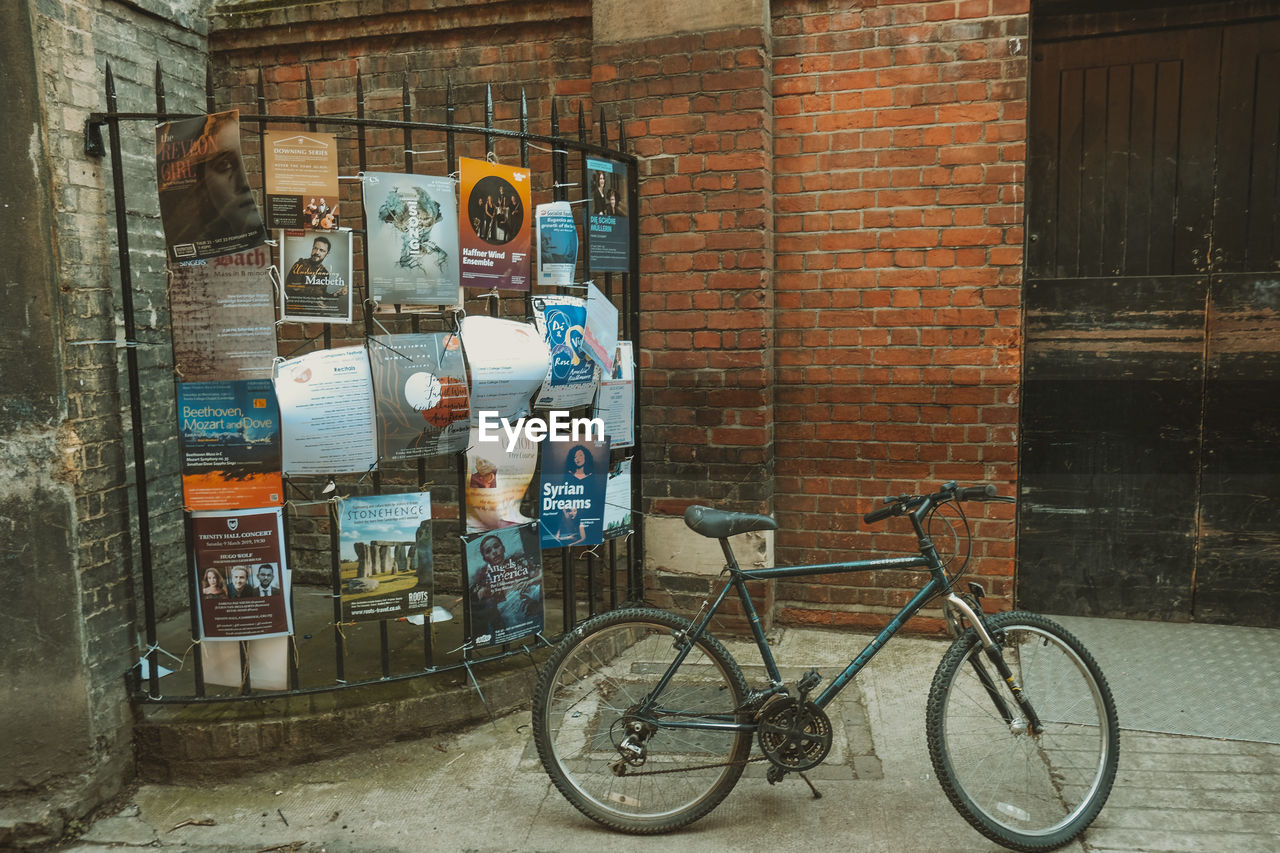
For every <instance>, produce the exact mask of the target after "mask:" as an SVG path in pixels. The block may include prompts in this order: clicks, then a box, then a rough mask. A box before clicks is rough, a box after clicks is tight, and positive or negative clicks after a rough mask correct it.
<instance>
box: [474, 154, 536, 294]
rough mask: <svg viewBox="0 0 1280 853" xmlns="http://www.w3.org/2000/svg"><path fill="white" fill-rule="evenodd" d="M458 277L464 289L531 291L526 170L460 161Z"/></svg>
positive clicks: (481, 162) (529, 224) (527, 175)
mask: <svg viewBox="0 0 1280 853" xmlns="http://www.w3.org/2000/svg"><path fill="white" fill-rule="evenodd" d="M461 208H462V211H463V215H464V217H465V218H464V220H463V223H462V228H461V239H460V242H461V249H462V255H461V274H462V276H461V277H462V284H463V285H464V286H466V287H480V288H484V289H486V290H488V289H490V288H498V289H499V290H528V289H529V268H530V264H529V234H530V231H531V230H532V226H531V222H530V220H531V219H532V217H531V216H530V215H529V210H530V207H529V170H528V169H521V168H516V167H512V166H503V165H502V164H500V163H490V162H488V161H486V160H472V159H470V158H468V157H463V158H462V203H461Z"/></svg>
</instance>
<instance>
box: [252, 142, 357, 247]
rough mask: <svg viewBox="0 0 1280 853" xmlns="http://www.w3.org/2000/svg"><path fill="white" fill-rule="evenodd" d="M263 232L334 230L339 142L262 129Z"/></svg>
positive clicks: (336, 219)
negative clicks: (264, 218)
mask: <svg viewBox="0 0 1280 853" xmlns="http://www.w3.org/2000/svg"><path fill="white" fill-rule="evenodd" d="M262 147H263V151H264V153H265V155H266V157H265V159H264V160H263V171H264V173H265V174H264V176H263V177H264V179H265V183H266V199H267V228H290V229H295V230H296V229H302V228H312V229H316V228H324V229H326V230H328V229H333V228H337V227H338V137H337V136H336V135H334V134H332V133H316V132H315V131H308V132H307V133H298V132H297V131H293V130H265V131H263V133H262Z"/></svg>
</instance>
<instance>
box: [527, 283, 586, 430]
mask: <svg viewBox="0 0 1280 853" xmlns="http://www.w3.org/2000/svg"><path fill="white" fill-rule="evenodd" d="M533 317H534V321H535V324H536V325H537V327H538V331H540V332H541V333H542V336H543V338H544V339H545V340H546V342H547V346H548V347H549V348H550V350H551V363H550V365H549V366H548V367H547V375H546V378H545V379H544V380H543V382H542V388H541V390H539V391H538V397H537V401H536V402H535V404H534V405H536V406H538V407H539V408H546V409H573V408H577V407H578V406H589V405H591V401H592V400H593V399H594V398H595V394H596V383H597V381H598V379H597V371H596V363H595V362H594V361H592V360H591V359H589V358H587V357H586V356H585V355H583V353H582V346H583V343H584V340H585V335H586V324H587V304H586V302H585V301H584V300H583V299H581V298H579V297H576V296H535V297H534V298H533Z"/></svg>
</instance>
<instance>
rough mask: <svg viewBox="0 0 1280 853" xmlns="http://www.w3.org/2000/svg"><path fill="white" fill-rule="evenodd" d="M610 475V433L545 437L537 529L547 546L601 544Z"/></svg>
mask: <svg viewBox="0 0 1280 853" xmlns="http://www.w3.org/2000/svg"><path fill="white" fill-rule="evenodd" d="M608 479H609V440H608V438H605V439H604V440H603V441H578V442H573V441H544V442H543V443H542V480H541V486H540V488H539V491H538V530H539V540H540V542H541V544H542V547H543V548H567V547H570V546H573V545H599V544H600V543H601V542H602V541H604V496H605V487H606V485H607V483H608Z"/></svg>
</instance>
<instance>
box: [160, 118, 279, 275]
mask: <svg viewBox="0 0 1280 853" xmlns="http://www.w3.org/2000/svg"><path fill="white" fill-rule="evenodd" d="M156 181H157V186H158V188H159V192H160V221H161V222H162V223H163V226H164V237H165V245H166V246H167V248H168V252H167V255H168V258H169V260H170V261H193V260H198V259H201V258H213V257H217V256H218V255H225V254H228V253H230V252H241V251H244V250H245V249H252V248H253V247H254V246H260V245H262V244H263V243H264V242H265V241H266V239H267V232H266V229H265V228H264V227H263V225H262V216H261V215H260V214H259V213H258V206H257V204H255V203H254V201H253V194H252V193H251V192H250V191H249V180H248V178H247V177H246V176H245V171H244V164H243V163H242V162H241V160H240V113H239V112H238V111H236V110H231V111H229V112H225V113H215V114H213V115H207V116H197V117H196V118H189V119H182V120H180V121H172V122H167V123H165V124H160V125H157V126H156Z"/></svg>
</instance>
